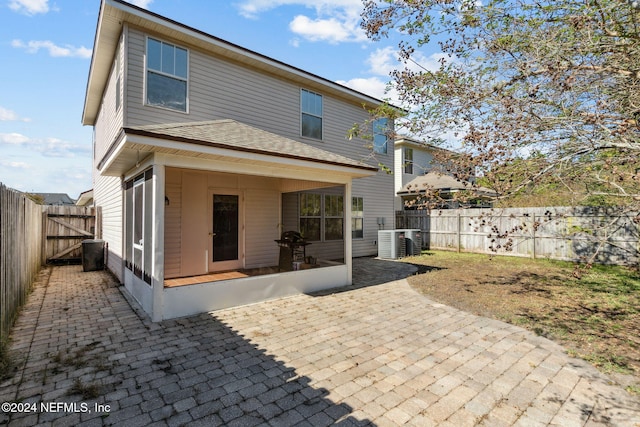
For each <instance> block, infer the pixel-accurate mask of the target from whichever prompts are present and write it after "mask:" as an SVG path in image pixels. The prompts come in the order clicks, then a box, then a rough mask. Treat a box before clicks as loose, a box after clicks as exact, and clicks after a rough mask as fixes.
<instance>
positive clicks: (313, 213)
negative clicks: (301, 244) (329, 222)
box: [300, 193, 322, 241]
mask: <svg viewBox="0 0 640 427" xmlns="http://www.w3.org/2000/svg"><path fill="white" fill-rule="evenodd" d="M320 203H321V195H320V194H314V193H302V194H300V234H302V235H303V236H304V238H305V239H307V240H313V241H319V240H320V225H321V223H322V215H321V214H322V210H321V208H320Z"/></svg>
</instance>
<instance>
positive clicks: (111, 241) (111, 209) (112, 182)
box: [93, 176, 124, 283]
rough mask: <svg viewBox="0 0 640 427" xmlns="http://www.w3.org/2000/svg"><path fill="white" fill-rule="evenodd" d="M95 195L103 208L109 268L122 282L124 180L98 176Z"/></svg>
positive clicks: (103, 230) (104, 235)
mask: <svg viewBox="0 0 640 427" xmlns="http://www.w3.org/2000/svg"><path fill="white" fill-rule="evenodd" d="M93 197H94V200H95V204H96V206H100V207H101V208H102V239H103V240H104V241H105V242H106V244H107V245H108V249H109V250H108V252H107V268H108V269H109V270H111V271H112V272H113V274H115V275H116V277H117V278H118V280H120V282H121V283H122V282H123V281H124V278H123V277H122V259H123V257H122V217H123V210H122V180H121V179H120V178H118V177H112V176H98V177H96V180H95V182H94V189H93Z"/></svg>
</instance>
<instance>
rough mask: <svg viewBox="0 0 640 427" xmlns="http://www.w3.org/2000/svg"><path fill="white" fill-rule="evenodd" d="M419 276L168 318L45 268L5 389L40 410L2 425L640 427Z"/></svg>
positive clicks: (542, 348)
mask: <svg viewBox="0 0 640 427" xmlns="http://www.w3.org/2000/svg"><path fill="white" fill-rule="evenodd" d="M414 271H415V267H414V266H411V265H408V264H403V263H397V262H392V261H381V260H375V259H359V260H355V262H354V281H355V282H356V286H354V287H352V288H350V289H343V290H341V291H340V292H325V293H322V294H316V295H299V296H294V297H289V298H284V299H279V300H274V301H268V302H264V303H260V304H254V305H250V306H245V307H240V308H234V309H229V310H223V311H219V312H215V313H211V314H202V315H198V316H193V317H189V318H184V319H177V320H172V321H165V322H161V323H152V322H150V321H149V319H148V318H147V317H146V316H145V315H144V314H143V313H142V312H141V311H139V310H138V309H136V308H135V307H136V306H135V303H130V302H128V300H127V299H126V298H125V297H124V296H123V293H122V292H121V288H120V286H118V284H117V283H116V282H115V281H114V280H113V279H112V277H111V276H110V275H109V274H107V273H105V272H86V273H85V272H82V269H81V267H78V266H67V267H54V268H52V269H50V270H45V271H43V272H42V273H41V275H40V280H39V282H38V283H37V285H36V286H35V288H34V291H33V293H32V294H31V295H30V297H29V301H28V303H27V305H26V306H25V308H24V310H23V311H22V313H21V315H20V317H19V319H18V322H17V324H16V326H15V328H14V331H13V344H12V349H13V351H14V352H15V354H16V355H18V357H19V358H20V360H22V361H23V362H24V363H23V364H22V365H21V368H20V369H19V371H18V372H17V373H16V375H15V376H14V377H13V378H12V379H10V380H8V381H6V382H4V383H3V384H0V401H1V402H21V403H36V404H37V407H36V408H35V410H34V411H33V412H30V411H27V412H22V413H15V412H14V413H11V414H8V413H2V412H0V424H3V423H5V424H6V423H9V424H10V425H11V426H21V425H24V426H34V425H54V426H58V425H61V426H63V425H127V426H136V425H151V424H156V425H172V426H175V425H187V424H188V425H207V426H209V425H231V426H233V425H237V426H253V425H273V426H281V425H282V426H285V425H296V426H305V425H307V426H323V425H376V426H386V425H402V424H407V425H418V426H430V425H437V426H456V427H459V426H475V425H487V426H510V425H520V426H537V425H558V426H563V427H566V426H598V425H614V426H640V401H639V399H638V397H637V396H633V395H630V394H629V393H627V392H626V391H625V390H623V389H622V388H620V387H618V386H615V385H613V384H612V383H611V382H610V381H609V379H608V378H607V377H606V376H605V375H603V374H601V373H599V372H598V371H597V370H595V369H594V368H593V367H592V366H590V365H588V364H587V363H586V362H583V361H580V360H577V359H573V358H570V357H568V356H567V355H566V354H565V352H564V351H563V349H562V347H560V346H558V345H556V344H555V343H553V342H551V341H549V340H546V339H544V338H541V337H537V336H535V335H533V334H531V333H529V332H527V331H525V330H523V329H521V328H518V327H515V326H511V325H508V324H506V323H502V322H499V321H496V320H491V319H487V318H483V317H477V316H474V315H471V314H468V313H465V312H462V311H459V310H456V309H453V308H450V307H447V306H444V305H441V304H436V303H434V302H432V301H430V300H429V299H427V298H425V297H423V296H421V295H419V294H418V293H416V292H415V291H413V290H412V289H411V288H410V287H409V286H408V284H407V283H406V281H405V280H403V279H402V278H403V277H406V276H407V275H408V274H411V273H412V272H414ZM132 307H133V308H132ZM74 402H75V403H77V406H76V407H73V406H72V405H71V404H72V403H74ZM41 403H45V404H49V408H43V407H41V406H40V404H41ZM52 404H53V405H60V406H53V405H52ZM81 404H84V405H85V406H83V405H81ZM96 404H100V405H102V406H98V407H96V406H95V405H96ZM107 405H108V406H107ZM23 406H24V405H23ZM52 406H53V407H52ZM65 406H66V407H65ZM14 409H16V408H14ZM22 409H25V408H22ZM29 409H30V410H31V409H33V407H29ZM43 409H49V410H48V411H45V410H43ZM51 409H56V410H57V411H52V410H51Z"/></svg>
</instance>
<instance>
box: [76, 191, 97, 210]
mask: <svg viewBox="0 0 640 427" xmlns="http://www.w3.org/2000/svg"><path fill="white" fill-rule="evenodd" d="M91 204H93V189H91V190H87V191H83V192H82V193H80V196H78V200H76V205H78V206H89V205H91Z"/></svg>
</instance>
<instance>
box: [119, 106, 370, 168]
mask: <svg viewBox="0 0 640 427" xmlns="http://www.w3.org/2000/svg"><path fill="white" fill-rule="evenodd" d="M123 131H124V133H125V134H127V135H139V136H149V137H156V138H162V139H168V140H171V141H177V142H188V143H190V144H196V145H200V146H202V145H205V146H209V147H216V148H223V149H230V150H234V151H241V152H248V153H257V154H266V155H269V156H276V157H284V158H290V159H298V160H307V161H313V162H316V163H326V164H332V165H338V166H347V167H352V168H358V169H364V170H369V171H377V170H378V168H377V167H375V166H371V165H368V164H366V163H363V162H360V161H357V160H353V159H350V158H348V157H345V156H342V155H340V154H336V153H332V152H330V151H326V150H322V149H320V148H316V147H313V146H311V145H308V144H305V143H302V142H299V141H295V140H293V139H289V138H285V137H283V136H280V135H276V134H274V133H271V132H267V131H265V130H262V129H258V128H255V127H253V126H249V125H247V124H244V123H240V122H237V121H235V120H231V119H220V120H210V121H205V122H186V123H169V124H156V125H146V126H131V127H125V128H124V129H123Z"/></svg>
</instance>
